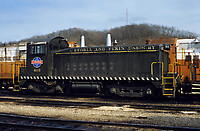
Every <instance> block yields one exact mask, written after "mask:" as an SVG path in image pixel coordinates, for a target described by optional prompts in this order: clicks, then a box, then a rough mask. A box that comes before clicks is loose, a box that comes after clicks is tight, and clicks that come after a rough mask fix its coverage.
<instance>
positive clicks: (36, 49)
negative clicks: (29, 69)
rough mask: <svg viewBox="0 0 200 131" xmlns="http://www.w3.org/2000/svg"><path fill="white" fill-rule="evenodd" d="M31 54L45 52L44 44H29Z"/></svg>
mask: <svg viewBox="0 0 200 131" xmlns="http://www.w3.org/2000/svg"><path fill="white" fill-rule="evenodd" d="M30 53H31V54H45V45H30Z"/></svg>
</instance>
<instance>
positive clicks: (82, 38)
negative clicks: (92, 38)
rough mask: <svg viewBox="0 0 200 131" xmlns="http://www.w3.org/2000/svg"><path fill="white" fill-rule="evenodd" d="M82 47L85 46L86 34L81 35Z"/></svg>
mask: <svg viewBox="0 0 200 131" xmlns="http://www.w3.org/2000/svg"><path fill="white" fill-rule="evenodd" d="M81 47H85V37H84V35H82V36H81Z"/></svg>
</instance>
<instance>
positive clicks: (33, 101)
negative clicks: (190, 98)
mask: <svg viewBox="0 0 200 131" xmlns="http://www.w3.org/2000/svg"><path fill="white" fill-rule="evenodd" d="M0 101H1V102H15V103H16V104H23V105H31V106H43V107H65V108H96V107H101V106H109V107H110V106H112V107H113V106H114V107H124V106H126V107H127V106H128V108H134V109H148V112H150V111H153V110H165V111H173V112H178V111H193V112H194V111H195V112H197V113H200V105H197V106H180V105H179V106H177V105H166V104H146V103H142V104H141V103H135V104H132V103H128V102H109V101H104V102H87V101H79V102H75V101H66V100H55V99H51V100H44V99H42V98H24V97H2V96H1V97H0Z"/></svg>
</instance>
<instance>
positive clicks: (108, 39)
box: [106, 34, 112, 46]
mask: <svg viewBox="0 0 200 131" xmlns="http://www.w3.org/2000/svg"><path fill="white" fill-rule="evenodd" d="M106 46H112V42H111V35H110V34H108V35H107V39H106Z"/></svg>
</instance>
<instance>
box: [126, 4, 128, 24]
mask: <svg viewBox="0 0 200 131" xmlns="http://www.w3.org/2000/svg"><path fill="white" fill-rule="evenodd" d="M126 25H128V8H126Z"/></svg>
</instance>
